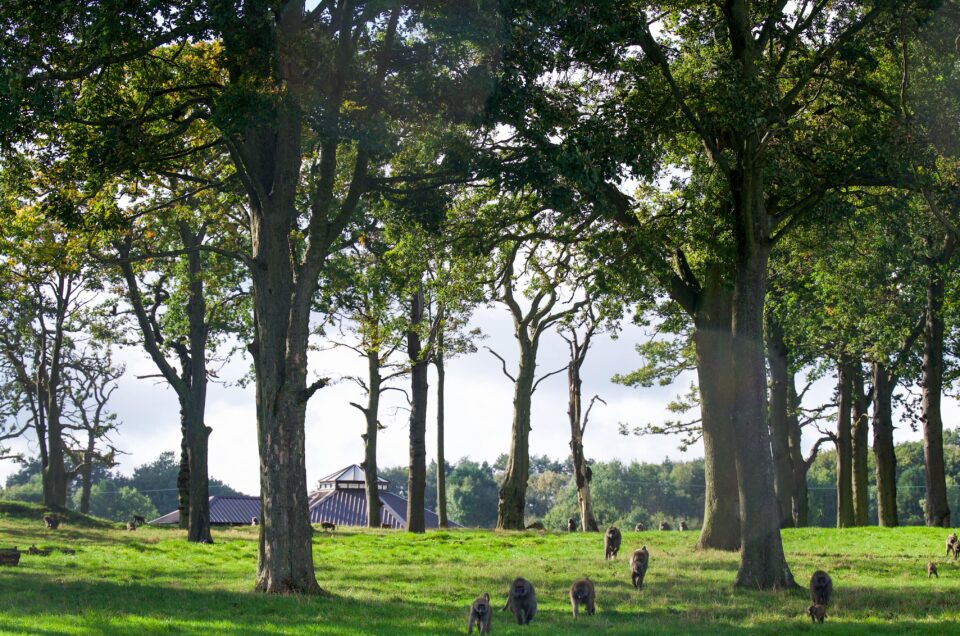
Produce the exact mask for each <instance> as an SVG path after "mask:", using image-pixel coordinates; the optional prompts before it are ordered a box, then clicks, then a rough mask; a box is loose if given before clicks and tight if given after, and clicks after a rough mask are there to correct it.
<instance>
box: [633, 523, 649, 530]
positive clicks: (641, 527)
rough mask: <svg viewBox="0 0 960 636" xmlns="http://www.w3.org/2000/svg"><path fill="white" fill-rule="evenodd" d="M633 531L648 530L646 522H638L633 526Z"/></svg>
mask: <svg viewBox="0 0 960 636" xmlns="http://www.w3.org/2000/svg"><path fill="white" fill-rule="evenodd" d="M633 531H634V532H646V531H647V526H646V524H643V523H638V524H637V525H635V526H633Z"/></svg>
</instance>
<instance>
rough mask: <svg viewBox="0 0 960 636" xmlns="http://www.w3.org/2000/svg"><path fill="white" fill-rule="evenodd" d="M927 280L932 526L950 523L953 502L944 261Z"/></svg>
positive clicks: (927, 466)
mask: <svg viewBox="0 0 960 636" xmlns="http://www.w3.org/2000/svg"><path fill="white" fill-rule="evenodd" d="M930 269H931V272H930V279H929V280H928V281H927V306H926V310H925V317H924V326H923V368H922V373H923V375H922V378H921V382H920V386H921V387H922V389H923V405H922V409H923V415H922V418H921V419H922V421H923V459H924V475H925V477H926V499H925V503H924V517H925V518H926V523H927V525H928V526H940V527H944V528H946V527H948V526H949V525H950V506H949V505H948V504H947V483H946V471H945V470H944V462H943V416H942V414H941V411H940V398H941V395H942V393H943V335H944V321H943V300H944V293H945V291H944V281H943V271H942V269H943V268H942V265H941V264H940V262H939V260H938V259H934V260H933V262H932V263H931V266H930Z"/></svg>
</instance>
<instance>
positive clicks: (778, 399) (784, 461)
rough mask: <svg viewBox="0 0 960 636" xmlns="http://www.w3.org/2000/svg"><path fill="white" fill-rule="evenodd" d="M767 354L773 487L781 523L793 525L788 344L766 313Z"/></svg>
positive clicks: (782, 525) (773, 320)
mask: <svg viewBox="0 0 960 636" xmlns="http://www.w3.org/2000/svg"><path fill="white" fill-rule="evenodd" d="M766 331H767V358H768V361H769V366H770V411H769V423H770V440H771V443H772V446H773V470H774V472H773V476H774V488H775V489H776V492H777V505H778V506H779V510H780V527H781V528H788V527H790V526H793V525H794V519H793V499H794V493H793V487H794V478H793V461H792V458H791V456H790V424H789V421H788V417H789V408H790V401H789V400H790V396H789V386H788V381H789V372H788V367H787V364H788V362H787V345H786V343H785V342H784V340H783V332H782V331H781V329H780V325H779V324H777V321H776V319H775V318H773V317H772V316H770V315H769V314H767V330H766Z"/></svg>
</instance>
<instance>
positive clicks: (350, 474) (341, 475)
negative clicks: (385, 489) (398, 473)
mask: <svg viewBox="0 0 960 636" xmlns="http://www.w3.org/2000/svg"><path fill="white" fill-rule="evenodd" d="M337 481H354V482H357V481H358V482H360V483H364V484H365V483H367V477H366V475H365V474H364V473H363V469H362V468H360V466H358V465H357V464H351V465H349V466H347V467H346V468H343V469H341V470H338V471H337V472H335V473H331V474H329V475H327V476H326V477H324V478H323V479H321V480H320V483H327V482H337ZM377 483H379V484H386V483H388V482H387V480H386V479H384V478H383V477H380V476H378V477H377Z"/></svg>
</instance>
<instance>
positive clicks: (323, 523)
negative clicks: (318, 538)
mask: <svg viewBox="0 0 960 636" xmlns="http://www.w3.org/2000/svg"><path fill="white" fill-rule="evenodd" d="M320 527H321V528H323V529H324V530H336V529H337V526H336V525H334V524H332V523H330V522H329V521H321V522H320Z"/></svg>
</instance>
